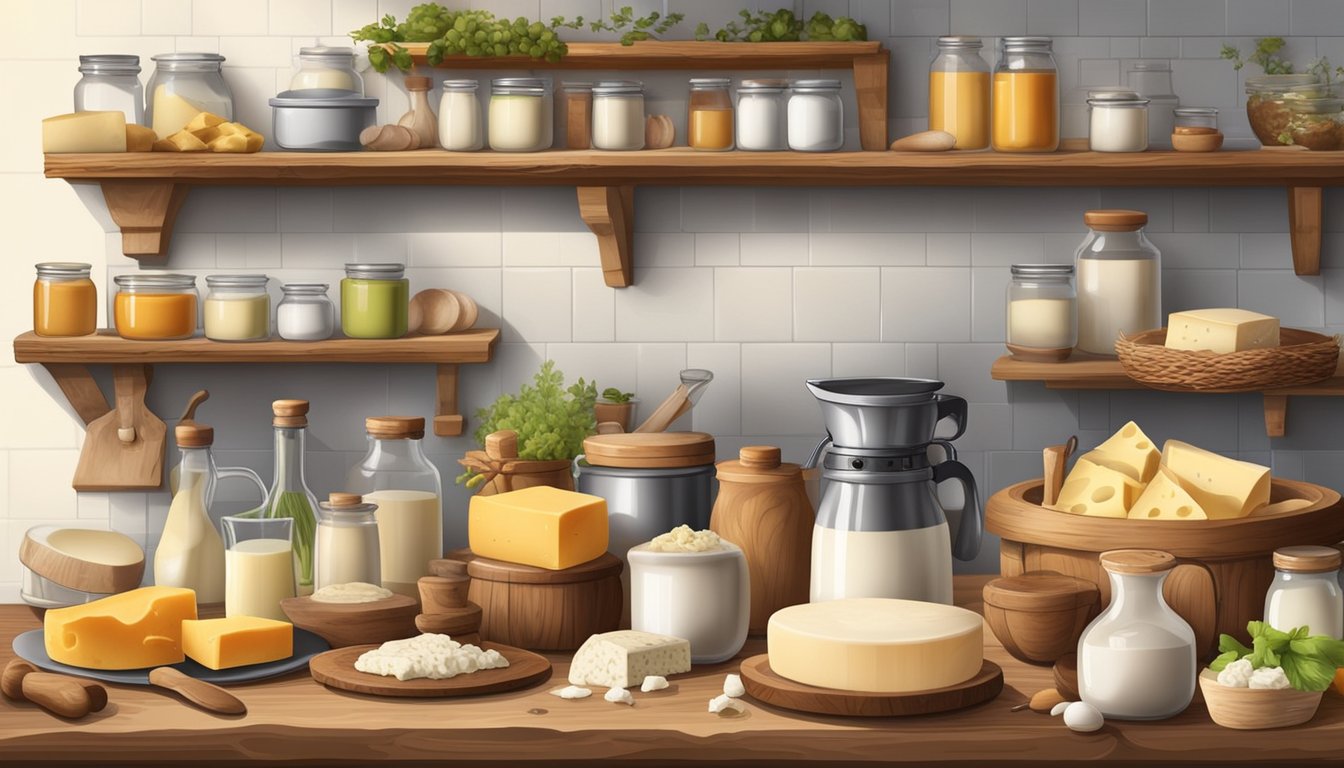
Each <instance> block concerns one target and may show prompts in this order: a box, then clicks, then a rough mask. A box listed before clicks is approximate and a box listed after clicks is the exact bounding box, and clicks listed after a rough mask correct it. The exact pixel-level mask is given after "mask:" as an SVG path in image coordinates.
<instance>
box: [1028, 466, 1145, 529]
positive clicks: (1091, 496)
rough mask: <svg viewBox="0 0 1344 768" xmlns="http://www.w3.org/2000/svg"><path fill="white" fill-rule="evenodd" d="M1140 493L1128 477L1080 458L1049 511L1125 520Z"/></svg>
mask: <svg viewBox="0 0 1344 768" xmlns="http://www.w3.org/2000/svg"><path fill="white" fill-rule="evenodd" d="M1089 455H1090V454H1089ZM1142 492H1143V484H1142V483H1140V482H1137V481H1136V480H1134V479H1133V478H1131V477H1130V476H1129V475H1126V474H1125V473H1123V472H1119V471H1117V470H1114V469H1110V468H1109V467H1103V466H1101V465H1100V464H1094V463H1093V462H1092V461H1090V460H1088V459H1087V458H1086V457H1080V458H1079V459H1078V461H1077V463H1075V464H1074V466H1073V471H1072V472H1070V473H1069V476H1068V478H1067V479H1066V480H1065V481H1064V487H1063V488H1061V489H1060V491H1059V498H1058V499H1056V501H1055V503H1054V504H1051V505H1049V508H1050V509H1053V510H1057V511H1059V512H1068V513H1069V514H1073V515H1086V516H1088V517H1127V516H1128V515H1129V508H1130V507H1131V506H1133V504H1134V502H1135V500H1137V499H1138V498H1139V494H1140V493H1142Z"/></svg>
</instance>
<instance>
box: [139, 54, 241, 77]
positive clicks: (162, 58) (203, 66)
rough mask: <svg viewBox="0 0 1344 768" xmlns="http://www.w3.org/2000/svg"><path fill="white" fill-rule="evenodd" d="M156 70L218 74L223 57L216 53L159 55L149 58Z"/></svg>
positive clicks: (222, 64) (222, 63)
mask: <svg viewBox="0 0 1344 768" xmlns="http://www.w3.org/2000/svg"><path fill="white" fill-rule="evenodd" d="M150 58H151V59H153V60H154V64H155V66H156V67H157V68H158V69H161V70H163V71H164V72H211V73H213V72H219V71H220V70H221V68H222V67H223V66H224V57H223V56H220V55H219V54H218V53H161V54H159V55H158V56H151V57H150Z"/></svg>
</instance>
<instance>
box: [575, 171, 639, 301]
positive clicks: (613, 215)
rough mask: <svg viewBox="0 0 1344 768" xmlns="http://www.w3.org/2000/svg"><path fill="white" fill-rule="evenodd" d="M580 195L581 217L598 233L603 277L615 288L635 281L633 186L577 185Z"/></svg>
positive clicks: (623, 286) (594, 232) (595, 233)
mask: <svg viewBox="0 0 1344 768" xmlns="http://www.w3.org/2000/svg"><path fill="white" fill-rule="evenodd" d="M578 194H579V216H580V217H582V218H583V223H584V224H587V225H588V229H590V230H592V231H593V234H594V235H597V248H598V252H599V253H600V254H601V257H602V277H603V278H604V279H605V280H606V281H607V285H609V286H611V287H612V288H625V287H626V286H629V285H632V284H634V282H635V275H634V254H633V250H634V243H633V239H634V229H635V188H634V186H633V185H623V186H619V187H578Z"/></svg>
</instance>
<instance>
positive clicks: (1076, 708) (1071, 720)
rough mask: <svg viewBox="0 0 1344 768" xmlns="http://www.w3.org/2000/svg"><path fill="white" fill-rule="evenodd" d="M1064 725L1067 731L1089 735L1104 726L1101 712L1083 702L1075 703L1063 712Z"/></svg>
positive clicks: (1104, 722) (1104, 721)
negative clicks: (1067, 728) (1067, 727)
mask: <svg viewBox="0 0 1344 768" xmlns="http://www.w3.org/2000/svg"><path fill="white" fill-rule="evenodd" d="M1064 724H1065V725H1067V726H1069V730H1071V731H1077V732H1079V733H1091V732H1092V731H1095V730H1098V729H1099V728H1101V726H1103V725H1105V724H1106V720H1105V719H1104V718H1102V716H1101V712H1099V711H1098V710H1097V708H1096V707H1094V706H1092V705H1091V704H1088V703H1087V702H1085V701H1075V702H1073V703H1072V704H1070V705H1069V706H1068V708H1067V709H1065V710H1064Z"/></svg>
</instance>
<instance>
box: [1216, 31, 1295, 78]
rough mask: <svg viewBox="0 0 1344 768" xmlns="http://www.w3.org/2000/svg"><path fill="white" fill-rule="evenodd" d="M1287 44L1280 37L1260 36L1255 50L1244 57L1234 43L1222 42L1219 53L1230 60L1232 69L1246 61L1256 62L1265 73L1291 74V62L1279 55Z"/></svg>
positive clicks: (1239, 67)
mask: <svg viewBox="0 0 1344 768" xmlns="http://www.w3.org/2000/svg"><path fill="white" fill-rule="evenodd" d="M1285 45H1287V42H1285V41H1284V39H1283V38H1282V37H1262V38H1260V39H1259V40H1256V41H1255V50H1254V51H1252V52H1251V55H1250V56H1248V57H1246V58H1245V59H1243V58H1242V56H1241V49H1240V48H1238V47H1236V46H1235V45H1229V44H1228V43H1223V49H1222V51H1221V52H1220V55H1221V56H1222V57H1223V58H1224V59H1228V60H1230V61H1231V62H1232V67H1233V68H1234V69H1237V70H1240V69H1241V68H1242V67H1244V66H1246V62H1248V61H1249V62H1250V63H1252V64H1258V65H1259V66H1260V68H1261V69H1263V70H1264V71H1265V74H1266V75H1291V74H1293V63H1292V62H1291V61H1284V60H1283V58H1282V57H1280V56H1279V51H1281V50H1283V47H1284V46H1285Z"/></svg>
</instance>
